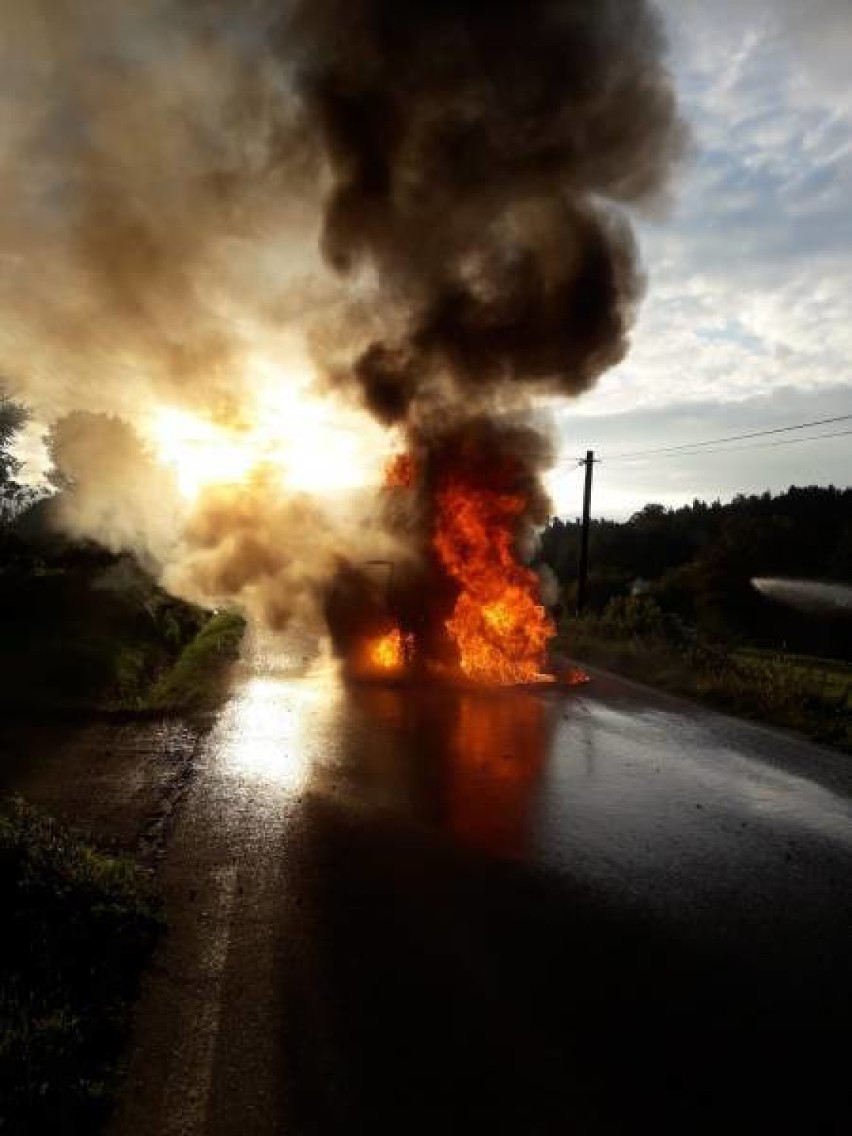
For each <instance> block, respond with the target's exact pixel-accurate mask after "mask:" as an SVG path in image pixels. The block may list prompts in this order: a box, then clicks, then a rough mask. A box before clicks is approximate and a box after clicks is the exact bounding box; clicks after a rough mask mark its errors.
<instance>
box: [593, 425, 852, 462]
mask: <svg viewBox="0 0 852 1136" xmlns="http://www.w3.org/2000/svg"><path fill="white" fill-rule="evenodd" d="M850 419H852V414H838V415H836V416H835V417H833V418H816V419H814V421H813V422H799V423H797V424H796V425H795V426H775V427H773V428H772V429H769V430H754V431H752V432H751V433H750V434H730V435H729V436H728V437H726V438H709V439H707V440H706V441H703V442H681V443H680V444H679V445H676V446H660V447H655V448H654V449H651V450H628V452H627V453H624V454H614V455H613V456H612V457H611V458H609V461H620V460H622V459H626V458H641V457H651V456H653V455H656V454H667V453H674V452H675V451H681V450H693V449H696V448H698V447H703V446H718V445H720V444H721V443H722V442H741V441H744V440H745V439H746V438H763V437H766V436H767V435H769V434H787V433H789V432H790V431H791V430H808V429H810V428H811V427H812V426H828V425H829V424H830V423H832V422H848V421H849V420H850ZM825 436H826V437H828V436H829V435H825Z"/></svg>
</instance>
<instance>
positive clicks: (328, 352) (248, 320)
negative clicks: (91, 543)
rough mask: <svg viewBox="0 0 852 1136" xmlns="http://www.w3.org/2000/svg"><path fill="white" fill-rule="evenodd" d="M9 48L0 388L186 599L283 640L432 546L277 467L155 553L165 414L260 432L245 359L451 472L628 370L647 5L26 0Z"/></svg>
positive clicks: (661, 162)
mask: <svg viewBox="0 0 852 1136" xmlns="http://www.w3.org/2000/svg"><path fill="white" fill-rule="evenodd" d="M0 31H2V37H0V41H1V42H2V44H3V47H2V48H0V54H2V57H0V63H2V65H3V66H2V68H0V74H2V76H3V78H2V80H0V83H2V86H0V96H2V101H1V102H0V105H2V118H0V172H2V174H3V180H4V194H5V208H4V213H3V217H2V219H0V300H2V302H3V305H4V324H3V328H2V330H0V367H2V374H3V376H4V380H5V382H6V383H7V384H8V386H9V388H10V391H11V393H12V394H13V395H14V396H16V397H18V398H20V399H21V400H22V401H23V402H24V403H25V404H27V405H28V406H30V407H31V408H32V409H33V410H34V412H35V413H36V414H37V415H38V416H40V418H41V419H43V420H45V421H47V422H53V423H56V422H58V421H59V420H61V419H62V418H63V417H65V416H66V415H76V417H74V418H73V420H72V421H73V428H72V427H71V426H70V425H69V426H61V425H59V426H58V427H57V430H56V437H57V445H56V447H55V451H56V458H57V460H58V461H59V462H60V463H61V462H62V460H63V456H64V455H67V454H69V453H71V454H73V469H69V470H68V472H70V473H71V474H72V475H73V477H74V480H75V485H76V489H75V498H74V501H73V502H72V504H71V505H70V506H65V507H64V510H63V515H61V516H60V518H59V519H60V522H61V523H64V524H66V526H69V527H71V528H72V529H73V530H74V531H76V532H89V533H90V534H91V535H94V536H96V537H98V538H100V539H105V540H107V542H109V543H112V544H113V545H123V546H131V547H137V548H143V549H145V550H146V552H147V553H148V554H149V555H153V556H154V557H155V559H157V560H158V561H159V563H160V565H161V568H162V571H163V573H164V576H165V578H166V580H167V581H168V582H170V583H171V585H172V586H174V587H176V588H178V589H179V590H181V591H183V592H185V593H187V594H203V595H214V594H215V595H220V596H221V595H231V596H235V597H238V598H241V599H243V600H244V601H249V602H250V603H251V604H252V605H253V607H254V608H255V610H258V611H259V612H261V614H263V615H265V617H266V618H268V619H269V620H270V621H271V622H274V623H275V624H276V625H281V624H283V623H286V621H287V619H288V618H290V616H291V615H293V614H300V615H301V614H304V612H305V611H307V610H308V609H310V608H311V607H312V606H314V605H315V603H316V600H317V599H318V597H320V596H321V594H322V592H323V587H324V582H325V580H327V578H328V575H329V573H330V572H332V571H333V569H332V567H331V565H333V564H335V563H339V562H340V561H339V557H340V556H343V557H345V558H347V559H348V560H350V561H354V560H357V559H358V558H365V557H369V556H377V555H393V556H397V557H403V558H404V557H405V555H406V553H407V552H409V553H414V554H416V553H417V551H418V547H417V541H416V540H414V541H412V540H411V539H410V536H411V533H410V525H411V523H412V522H411V518H410V517H409V518H408V519H407V520H406V521H405V523H404V524H400V523H399V518H397V519H396V520H395V521H394V522H393V523H388V520H387V516H386V514H385V515H382V514H381V513H380V512H378V511H373V510H371V509H370V508H368V507H365V508H362V509H360V510H359V511H358V512H357V515H356V523H353V522H352V519H351V518H350V519H348V520H347V519H346V518H342V517H339V516H338V517H336V518H332V517H331V516H330V515H329V513H328V510H327V508H326V506H325V505H324V504H323V503H322V502H321V501H319V500H317V499H315V495H312V494H310V493H307V494H306V493H305V488H304V486H303V485H300V486H299V488H298V490H297V489H296V488H295V487H294V485H293V484H292V483H289V482H288V480H287V477H286V476H284V477H282V476H279V474H280V471H278V473H276V471H275V469H273V468H270V460H269V455H268V454H260V455H259V457H258V462H257V467H256V468H253V469H252V470H251V471H250V472H249V473H248V474H247V475H246V476H244V477H242V478H241V479H240V480H239V484H236V485H225V486H222V485H215V484H214V485H212V486H209V487H208V488H206V489H205V490H204V491H203V492H201V493H200V495H198V497H197V498H196V499H194V500H193V501H192V502H191V504H190V505H185V506H183V507H181V508H180V509H171V508H169V509H167V512H168V513H169V516H170V517H171V518H172V527H171V530H170V531H165V530H167V529H168V525H165V527H164V523H163V520H162V516H161V515H160V514H161V512H162V507H163V502H164V500H165V499H166V498H167V496H168V495H167V493H166V492H165V490H164V488H163V487H162V486H161V485H159V480H158V479H159V475H158V477H157V478H155V479H154V481H155V482H157V484H158V489H157V491H156V493H151V494H150V499H149V500H143V499H142V498H143V497H144V494H143V493H140V492H138V487H137V490H135V491H134V495H133V497H132V514H133V515H132V516H131V517H128V516H127V515H126V514H127V512H128V509H127V507H126V503H127V501H128V496H127V492H126V491H127V488H128V486H129V485H130V484H132V483H134V482H138V480H139V478H140V477H142V476H143V467H144V468H147V464H146V463H148V462H149V461H150V460H151V459H152V453H151V451H152V448H153V450H154V452H153V458H154V459H156V456H157V455H156V446H155V444H154V443H152V434H151V422H152V420H154V419H155V418H156V415H157V413H158V411H159V410H160V409H161V408H162V407H164V406H166V407H178V408H181V409H182V410H185V411H186V412H187V413H191V414H196V415H201V416H203V417H204V418H205V419H207V420H209V421H210V422H212V423H214V424H218V425H221V426H222V428H223V429H225V430H229V431H233V430H236V431H240V430H244V431H247V436H248V437H255V436H256V433H257V431H256V429H255V427H256V425H257V422H258V421H259V420H263V412H262V410H261V409H259V405H260V404H259V403H258V377H257V376H258V368H257V366H256V365H255V364H256V361H257V359H258V357H261V358H263V359H265V360H269V359H272V360H275V361H280V360H283V361H284V362H281V363H280V365H279V363H278V362H276V364H275V366H273V367H272V370H273V371H275V373H276V375H277V376H278V379H277V381H278V382H279V383H280V384H281V386H282V389H283V388H285V387H287V386H288V384H292V382H293V380H292V377H291V374H292V367H291V364H290V363H288V362H287V360H292V359H293V358H296V359H299V360H301V361H302V362H300V363H299V364H298V367H301V368H302V369H303V370H304V368H305V367H307V369H308V373H309V381H308V382H307V384H305V383H304V382H303V381H302V379H300V383H301V386H300V388H299V399H301V400H302V401H303V402H305V403H309V404H314V403H318V404H320V403H321V404H322V405H324V406H326V407H331V408H337V409H336V410H334V413H338V414H339V415H340V416H344V415H345V416H348V417H347V421H351V422H352V424H353V426H352V428H353V429H354V430H356V431H361V432H363V434H364V436H365V437H368V436H369V437H372V436H373V435H372V434H371V433H370V431H371V430H375V429H376V426H375V425H374V426H372V427H371V426H370V422H369V419H368V417H367V416H366V413H364V412H367V413H368V414H369V415H371V416H372V417H373V418H374V420H375V421H376V422H378V423H380V424H381V425H382V426H383V427H386V428H392V429H393V430H395V431H396V433H397V434H398V435H402V436H404V437H405V438H407V440H408V442H407V444H408V445H409V446H410V447H411V448H412V449H416V450H420V451H423V452H427V453H428V452H431V451H434V452H435V453H441V452H443V451H444V450H445V449H446V445H447V442H446V440H447V439H448V438H452V437H453V436H454V432H455V431H458V430H461V431H462V433H463V434H465V435H466V436H470V432H471V429H473V430H475V429H476V428H477V427H475V426H474V427H469V426H468V427H466V426H465V425H464V423H465V422H466V421H467V420H469V419H473V420H475V421H485V422H488V421H490V423H491V425H490V426H488V428H487V432H488V434H489V437H490V436H491V435H492V434H493V431H494V430H495V429H497V427H496V423H497V422H498V420H499V419H500V418H501V416H503V415H506V414H511V416H512V421H513V423H514V424H515V425H517V424H518V423H519V422H520V424H521V425H523V423H524V419H525V418H527V417H528V411H529V409H530V408H531V406H532V405H533V402H534V400H537V399H539V398H540V397H541V396H559V395H576V394H579V393H580V392H582V391H583V390H585V389H587V388H588V387H589V386H590V385H591V384H592V383H594V382H595V380H596V379H597V378H598V376H599V375H600V374H601V373H602V372H603V371H604V370H606V368H608V367H610V366H612V365H613V364H615V363H617V362H618V361H619V360H620V359H621V358H622V357H623V355H624V353H625V351H626V349H627V335H628V332H629V329H630V326H631V323H632V321H633V319H634V317H635V313H636V308H637V304H638V302H639V299H640V297H641V293H642V288H643V278H642V273H641V271H640V268H639V265H638V260H637V254H636V248H635V244H634V240H633V237H632V233H631V230H630V226H629V222H628V220H627V216H626V213H625V210H626V209H627V208H629V207H644V206H645V205H649V206H650V205H652V204H653V203H654V202H656V201H659V200H660V199H661V198H662V197H664V196H665V192H666V188H667V185H668V181H669V176H670V173H671V170H672V168H673V165H674V164H675V162H676V160H677V158H678V156H679V155H680V153H681V152H682V149H683V142H684V129H683V126H682V124H681V122H680V120H679V118H678V116H677V112H676V106H675V99H674V96H673V93H672V89H671V83H670V78H669V75H668V72H667V70H666V68H665V40H664V36H663V32H662V28H661V24H660V20H659V18H658V16H657V14H656V12H655V11H654V10H653V8H652V7H651V6H650V5H649V4H648V3H646V2H645V0H599V2H597V3H590V2H586V0H584V2H581V0H561V2H555V0H550V2H547V0H538V2H525V3H520V2H513V3H509V2H508V0H494V2H492V3H489V4H481V3H473V2H459V0H457V2H455V3H450V2H448V0H435V2H432V3H426V2H425V0H413V2H410V3H406V4H400V3H398V2H392V0H355V2H344V0H313V2H310V3H308V2H304V3H301V2H298V3H282V2H279V3H274V2H272V0H259V2H255V3H252V4H243V3H238V2H237V0H148V2H147V3H144V4H139V3H137V2H131V0H109V2H107V0H64V2H62V3H59V4H51V5H46V4H33V3H31V2H30V0H26V2H25V0H17V2H16V0H9V2H8V3H7V4H5V5H4V7H3V12H2V15H0ZM308 353H309V354H310V358H311V360H312V362H311V364H310V366H309V367H308V365H307V364H306V363H305V362H304V360H305V358H306V355H307V354H308ZM297 369H298V368H297ZM268 370H269V368H268V367H267V368H266V371H268ZM359 408H361V410H359ZM79 412H85V413H84V414H83V415H82V416H81V414H80V413H79ZM103 415H109V416H114V417H116V418H118V419H119V420H120V422H121V423H123V425H120V426H116V425H115V423H114V421H113V418H110V419H108V421H109V422H112V423H113V425H111V426H105V425H104V420H103V419H102V418H101V417H100V416H103ZM290 417H291V418H297V417H298V415H291V416H290ZM96 420H97V421H96ZM527 425H529V423H527ZM282 429H283V427H282ZM294 429H295V428H294ZM87 430H90V432H91V438H90V441H89V443H87V441H86V434H87ZM252 431H254V433H253V432H252ZM525 433H526V431H525V429H522V430H521V431H520V434H516V432H515V431H514V426H513V428H512V429H510V430H508V431H506V433H505V439H506V444H507V445H511V439H512V438H514V437H515V436H520V435H525ZM72 438H73V445H72V444H71V441H70V439H72ZM107 438H109V444H107ZM110 446H112V447H114V449H115V450H116V451H117V456H112V457H110V458H109V460H108V461H107V460H106V457H105V455H106V454H107V451H108V450H109V447H110ZM527 449H528V450H529V447H527ZM533 449H535V447H533ZM547 450H548V447H547V446H546V445H542V446H541V447H540V451H541V453H542V454H544V453H546V452H547ZM89 453H90V454H91V460H90V462H89V459H88V457H87V454H89ZM139 454H142V456H141V457H140V456H139ZM522 456H523V455H522ZM334 457H335V456H334V454H333V453H329V454H328V460H329V461H330V462H333V461H334ZM137 459H138V460H137ZM525 460H526V459H525ZM530 461H531V465H530V468H531V469H532V470H533V471H535V469H536V468H539V465H540V461H539V458H537V457H534V458H532V459H530ZM272 464H273V465H274V463H272ZM105 468H106V469H108V470H109V471H110V476H109V478H107V479H105V478H104V477H103V476H102V475H101V471H102V470H103V469H105ZM144 476H145V477H146V479H147V474H145V475H144ZM105 480H106V483H105ZM122 503H124V513H125V515H124V516H121V510H122ZM158 510H159V512H158ZM319 534H321V536H320V535H319Z"/></svg>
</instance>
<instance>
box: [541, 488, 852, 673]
mask: <svg viewBox="0 0 852 1136" xmlns="http://www.w3.org/2000/svg"><path fill="white" fill-rule="evenodd" d="M579 543H580V526H579V525H578V524H576V523H573V522H565V521H561V520H559V519H558V518H554V519H553V520H552V521H551V522H550V523H549V524H548V525H547V527H546V529H545V530H544V532H543V534H542V538H541V548H540V551H539V555H538V559H539V562H540V563H543V564H546V565H548V566H549V568H550V569H551V570H552V571H553V573H554V574H555V576H556V578H557V580H558V582H559V584H560V585H561V597H562V603H563V607H564V608H565V609H566V610H573V606H574V601H575V597H576V579H577V560H578V555H579ZM590 546H591V563H590V578H589V600H588V605H589V609H590V610H591V611H592V612H601V611H603V610H604V608H605V607H606V605H607V604H608V603H609V602H610V601H611V600H612V599H614V598H615V597H618V596H625V595H630V594H637V593H642V594H645V595H648V596H650V597H651V598H652V599H653V600H654V601H655V602H656V603H657V604H658V605H659V607H660V608H661V609H662V611H663V612H664V613H666V614H667V615H669V616H670V617H672V618H674V619H677V620H679V621H681V623H682V624H683V626H685V627H687V628H690V627H691V628H695V629H696V630H697V631H700V632H701V633H702V634H704V635H706V636H709V637H712V638H714V639H716V640H718V641H747V642H755V643H759V644H762V645H765V646H771V647H788V648H789V649H791V650H793V649H796V650H802V651H815V652H820V651H821V652H825V653H829V654H833V655H842V656H845V657H848V655H849V653H850V649H851V648H850V643H849V637H850V631H852V627H850V623H849V620H848V619H847V620H837V619H836V618H826V617H825V616H824V615H822V616H821V615H818V614H814V613H806V612H802V611H796V610H793V609H788V608H786V607H784V606H782V605H780V604H778V603H776V602H773V601H772V600H770V599H767V598H766V597H765V596H763V595H762V594H761V593H759V592H758V591H757V590H756V589H755V588H754V587H753V585H752V583H751V581H752V579H753V578H755V577H761V576H770V577H773V576H780V577H792V578H797V579H805V580H815V581H830V582H837V583H845V584H852V489H836V488H834V487H833V486H830V487H828V488H819V487H816V486H808V487H801V488H800V487H796V486H791V487H790V488H789V489H788V490H787V491H786V492H785V493H781V494H779V495H778V496H773V495H772V494H770V493H763V494H760V495H757V496H744V495H740V496H737V497H735V498H734V500H733V501H731V502H730V503H729V504H726V505H723V504H721V503H720V502H718V501H716V502H714V503H713V504H709V505H708V504H706V503H705V502H703V501H694V502H693V504H692V505H686V506H683V507H682V508H679V509H667V508H666V507H665V506H663V505H646V506H645V508H644V509H642V510H641V511H640V512H638V513H635V514H634V515H633V516H632V517H631V518H630V519H629V520H628V521H624V522H618V521H607V520H598V521H593V522H592V526H591V537H590Z"/></svg>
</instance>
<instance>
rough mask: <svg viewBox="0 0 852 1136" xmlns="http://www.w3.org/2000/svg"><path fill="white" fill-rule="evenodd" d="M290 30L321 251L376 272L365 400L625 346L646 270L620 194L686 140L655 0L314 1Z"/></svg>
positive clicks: (504, 381)
mask: <svg viewBox="0 0 852 1136" xmlns="http://www.w3.org/2000/svg"><path fill="white" fill-rule="evenodd" d="M282 35H283V42H284V43H285V44H286V45H287V48H288V50H290V51H293V50H295V51H296V52H297V53H298V57H299V59H298V68H297V69H298V76H299V85H300V90H301V91H302V94H303V97H304V99H305V102H306V105H307V107H308V109H309V111H310V112H311V113H312V115H313V117H314V119H315V121H316V123H317V126H318V129H319V131H320V132H321V137H322V139H323V142H324V146H325V149H326V152H327V154H328V159H329V162H330V166H331V171H332V175H333V179H334V180H333V186H332V189H331V192H330V195H329V199H328V203H327V208H326V213H325V224H324V232H323V249H324V252H325V254H326V257H327V258H328V260H329V261H330V263H331V264H332V265H333V266H334V267H335V268H336V269H337V270H338V271H340V272H342V273H353V272H354V270H356V269H357V268H359V267H367V268H369V269H372V270H373V271H374V272H375V274H376V277H377V279H378V304H379V311H380V312H382V313H383V314H384V316H385V317H386V322H387V324H388V331H387V334H384V335H379V336H378V337H376V338H375V339H374V341H373V342H371V343H370V344H369V345H368V346H367V348H366V349H365V350H364V351H363V353H362V354H361V355H360V358H359V359H358V360H357V361H356V363H355V367H354V373H355V377H356V378H357V380H358V382H359V383H360V385H361V387H362V388H363V394H364V398H365V400H366V403H367V405H368V406H369V407H370V408H371V409H373V410H374V411H375V413H377V414H378V415H379V416H380V417H381V418H383V419H385V420H387V421H394V420H397V419H400V418H402V417H404V416H405V415H406V414H407V412H408V409H409V406H410V405H411V404H412V402H415V401H416V400H418V399H423V400H426V401H427V402H428V401H429V399H430V398H431V399H432V400H433V401H434V400H436V399H437V400H438V401H439V402H445V401H446V400H447V399H448V397H449V398H454V397H456V396H463V397H464V398H465V399H466V400H469V399H470V398H471V397H472V396H478V397H479V398H483V397H484V398H485V399H486V400H490V399H493V396H494V394H495V392H497V393H500V392H501V391H502V393H504V394H505V393H506V392H507V389H508V388H510V387H511V386H512V385H513V384H524V385H526V386H528V387H535V388H539V389H543V390H550V391H554V392H563V393H569V394H576V393H578V392H579V391H582V390H584V389H586V388H587V387H588V386H589V385H590V384H591V383H593V382H594V380H595V379H596V378H597V377H598V376H599V375H600V374H601V372H602V371H604V370H605V369H606V368H607V367H610V366H612V365H613V364H615V363H617V362H618V361H619V360H620V359H621V358H622V357H623V355H624V353H625V350H626V335H627V331H628V329H629V327H630V324H631V322H632V318H633V315H634V312H635V307H636V303H637V301H638V299H639V297H640V293H641V290H642V278H641V274H640V272H639V270H638V266H637V259H636V253H635V248H634V242H633V239H632V236H631V232H630V229H629V226H628V224H627V222H626V220H625V219H624V216H623V215H622V214H620V213H618V212H616V211H615V209H614V208H613V205H628V204H632V203H638V202H642V201H643V200H647V199H648V198H650V197H652V196H653V195H655V194H658V193H659V192H660V191H661V189H663V188H664V186H665V184H666V181H667V178H668V175H669V172H670V169H671V166H672V163H673V161H674V159H676V157H677V156H678V155H679V153H680V151H681V149H682V143H683V138H684V131H683V127H682V125H681V123H680V121H679V119H678V117H677V114H676V109H675V100H674V97H673V93H672V89H671V85H670V81H669V76H668V73H667V71H666V70H665V66H664V63H663V59H664V37H663V34H662V30H661V26H660V22H659V19H658V17H657V14H656V12H655V11H654V10H653V9H652V8H651V7H650V5H649V4H648V3H646V2H645V0H532V2H530V0H493V2H491V3H482V2H481V0H412V2H408V3H399V2H398V0H354V2H353V0H305V2H304V3H301V4H298V5H297V6H296V11H295V14H294V15H293V17H292V21H290V22H288V23H287V24H286V27H285V29H284V32H283V33H282ZM448 384H449V386H450V387H451V388H452V389H451V390H450V391H448V390H447V385H448Z"/></svg>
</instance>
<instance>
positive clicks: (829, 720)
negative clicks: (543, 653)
mask: <svg viewBox="0 0 852 1136" xmlns="http://www.w3.org/2000/svg"><path fill="white" fill-rule="evenodd" d="M557 647H558V649H561V650H562V651H564V652H565V653H567V654H570V655H571V656H572V657H573V658H577V659H579V660H581V661H585V662H588V663H590V664H592V665H595V664H596V665H598V666H600V667H604V668H606V669H608V670H612V671H615V672H617V673H618V674H623V675H625V676H627V677H629V678H633V679H636V680H637V681H638V682H644V683H648V684H649V685H651V686H658V687H661V688H662V689H664V690H668V691H670V692H672V693H674V694H682V695H686V696H688V697H691V698H696V699H698V700H700V701H703V702H707V703H709V704H710V705H712V706H715V707H716V708H718V709H721V710H725V711H727V712H728V713H731V714H738V715H742V716H743V717H746V718H752V719H754V720H756V721H760V722H764V723H767V724H769V725H774V726H782V727H784V728H787V729H792V730H797V731H798V732H800V733H802V734H805V735H806V736H808V737H809V738H812V739H813V740H814V741H818V742H821V743H822V744H825V745H831V746H834V747H836V748H837V749H840V750H843V751H844V752H846V753H852V714H850V706H852V668H850V667H848V665H847V664H844V663H838V662H834V661H831V660H823V659H812V658H808V657H807V656H801V655H796V656H789V657H788V656H786V655H779V654H773V653H770V652H761V651H751V650H742V651H729V650H726V649H723V648H719V647H713V646H708V645H706V644H700V643H692V644H685V645H679V644H673V643H671V642H669V641H668V640H666V639H665V638H664V637H662V636H656V635H640V634H634V635H629V636H625V635H617V634H614V633H613V632H612V630H611V629H609V628H607V626H606V624H605V622H604V621H602V620H599V619H595V618H593V617H591V618H586V619H580V620H575V621H572V622H571V623H570V624H568V625H566V627H565V629H564V632H563V633H562V634H561V635H560V637H559V641H558V644H557Z"/></svg>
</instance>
